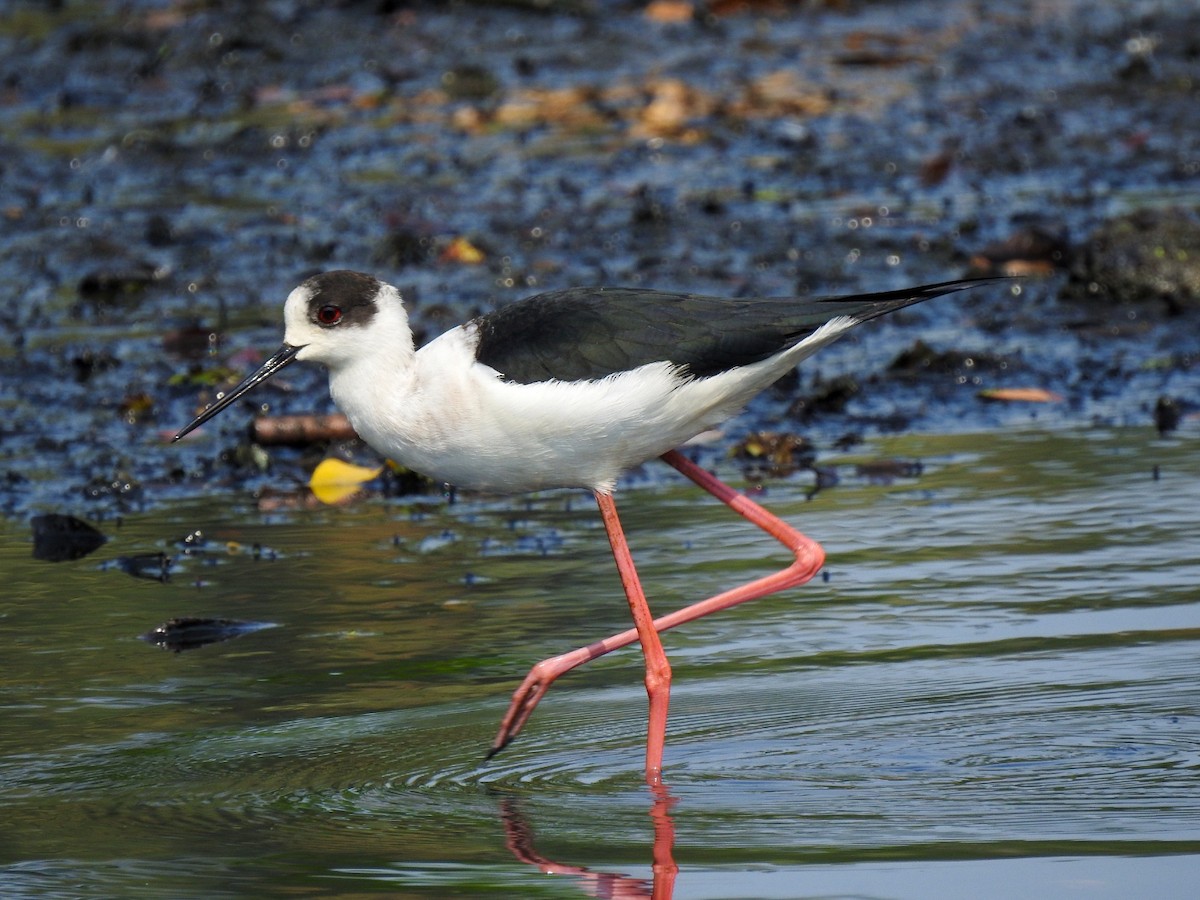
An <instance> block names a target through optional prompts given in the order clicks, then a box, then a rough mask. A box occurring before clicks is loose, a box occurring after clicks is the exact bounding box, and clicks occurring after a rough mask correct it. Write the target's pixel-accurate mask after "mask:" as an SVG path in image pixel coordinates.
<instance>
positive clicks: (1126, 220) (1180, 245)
mask: <svg viewBox="0 0 1200 900" xmlns="http://www.w3.org/2000/svg"><path fill="white" fill-rule="evenodd" d="M1070 272H1071V278H1070V280H1069V281H1068V282H1067V284H1066V285H1065V286H1064V288H1063V292H1062V296H1063V297H1064V298H1067V299H1072V300H1092V299H1094V300H1100V301H1103V302H1107V303H1153V302H1158V303H1162V304H1165V306H1166V308H1167V310H1168V311H1169V312H1171V313H1178V312H1181V311H1182V310H1184V309H1197V308H1200V212H1198V211H1197V210H1192V209H1183V208H1175V209H1166V210H1158V209H1147V210H1139V211H1137V212H1134V213H1129V214H1128V215H1124V216H1119V217H1117V218H1114V219H1110V220H1109V221H1107V222H1105V223H1104V224H1103V225H1101V226H1100V227H1099V228H1098V229H1096V231H1094V232H1093V233H1092V235H1091V236H1090V237H1089V238H1088V239H1087V240H1086V241H1085V242H1084V243H1083V246H1082V247H1081V248H1080V249H1079V252H1078V255H1077V258H1076V260H1075V263H1074V264H1073V265H1072V266H1071V270H1070Z"/></svg>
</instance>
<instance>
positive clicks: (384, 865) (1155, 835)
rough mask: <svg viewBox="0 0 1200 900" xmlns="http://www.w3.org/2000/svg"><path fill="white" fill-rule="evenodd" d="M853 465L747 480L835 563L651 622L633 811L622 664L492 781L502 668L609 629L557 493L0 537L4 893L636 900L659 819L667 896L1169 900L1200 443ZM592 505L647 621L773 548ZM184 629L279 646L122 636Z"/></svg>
mask: <svg viewBox="0 0 1200 900" xmlns="http://www.w3.org/2000/svg"><path fill="white" fill-rule="evenodd" d="M869 453H870V455H873V456H874V455H885V456H899V457H915V458H920V459H922V460H923V461H924V463H925V471H924V473H923V474H922V475H921V476H920V477H919V478H916V479H909V480H905V481H899V482H895V483H892V484H870V483H867V482H863V481H860V480H857V479H855V478H853V477H852V467H850V466H849V465H848V464H847V465H845V466H843V467H842V468H841V471H842V473H843V474H844V475H845V476H846V477H845V479H844V481H843V483H842V484H841V485H839V486H838V487H836V488H834V489H831V490H828V491H824V492H821V493H819V494H817V495H816V497H815V498H814V499H813V500H811V501H806V500H805V491H806V488H807V487H808V485H807V484H806V483H805V482H804V481H803V480H802V479H801V480H797V481H796V482H794V483H788V482H785V483H773V484H772V485H771V487H770V489H769V491H768V492H767V494H766V495H765V497H764V498H763V502H764V503H765V504H766V505H767V506H769V507H770V508H772V509H773V510H774V511H776V512H778V513H780V514H781V515H782V516H783V517H784V518H786V519H787V520H788V521H790V522H792V523H793V524H795V525H797V526H799V527H800V528H801V529H803V530H805V531H806V532H807V533H809V534H810V535H812V536H813V537H815V538H817V539H818V540H820V541H822V543H823V544H824V545H825V547H826V550H827V551H828V554H829V561H828V564H827V567H826V572H827V575H828V578H827V580H826V579H822V578H820V577H818V579H817V580H815V581H814V582H813V583H811V584H809V585H806V586H803V587H801V588H799V589H796V590H794V591H791V592H788V593H786V594H783V595H780V596H777V597H772V598H768V599H765V600H762V601H759V602H757V603H753V604H749V605H747V606H744V607H741V608H738V609H735V610H731V611H728V612H726V613H723V614H721V615H719V616H716V617H711V618H708V619H705V620H702V621H700V622H696V623H692V624H690V625H688V626H684V627H683V628H681V629H678V630H676V631H674V632H671V633H670V634H668V635H667V636H666V637H665V643H666V647H667V651H668V653H669V654H670V655H671V658H672V661H673V663H674V668H675V678H676V686H675V691H674V694H673V701H672V717H671V723H670V728H669V732H668V743H667V754H666V781H667V786H668V791H669V796H670V798H672V799H671V800H670V801H663V800H660V801H659V803H658V804H657V806H656V805H655V802H654V801H655V798H654V797H653V796H652V795H651V793H650V792H649V790H648V789H647V788H646V787H645V786H644V785H643V784H642V782H641V774H640V772H639V769H640V766H641V761H642V741H643V737H644V735H643V729H644V721H643V718H644V714H645V710H644V708H645V698H644V692H643V690H642V688H641V685H640V681H639V678H640V667H639V656H638V653H637V651H636V648H629V649H628V650H625V651H622V652H620V653H617V654H614V655H613V656H611V657H609V658H606V659H604V660H600V661H598V662H596V663H593V664H591V665H590V666H588V667H586V668H584V669H582V670H579V671H577V672H575V673H572V674H571V675H569V676H567V677H566V678H564V679H563V680H562V681H561V682H560V683H559V684H557V685H556V686H555V687H554V688H553V689H552V691H551V692H550V694H549V696H548V697H547V699H546V700H545V701H544V702H543V704H542V706H541V707H540V708H539V709H538V711H537V712H536V714H535V715H534V717H533V719H532V720H531V722H530V724H529V726H528V728H527V730H526V732H525V733H524V734H522V735H521V737H520V738H519V739H518V740H517V742H516V743H514V744H513V745H512V746H511V747H510V748H509V749H508V750H506V751H505V752H504V753H503V754H501V755H500V756H498V757H497V758H495V759H494V760H492V761H491V762H488V763H485V762H484V761H483V754H484V751H485V750H486V748H487V746H488V744H489V743H490V741H491V738H492V736H493V734H494V732H495V728H496V725H497V722H498V719H499V717H500V715H501V714H502V712H503V711H504V708H505V706H506V703H507V699H508V696H509V694H510V693H511V691H512V690H513V689H514V688H515V686H516V684H517V683H518V682H519V680H520V678H521V677H522V676H523V675H524V673H525V671H526V670H527V668H528V666H529V665H531V664H532V663H533V662H535V661H537V660H538V659H540V658H542V657H544V656H547V655H550V654H553V653H556V652H559V651H562V650H565V649H569V648H571V647H574V646H576V645H578V644H581V643H586V642H589V641H590V640H592V639H595V638H597V637H600V636H603V635H604V634H607V633H610V632H615V631H620V630H623V629H624V628H626V627H627V625H628V622H627V610H626V608H625V605H624V601H623V599H622V598H621V596H620V594H619V587H618V584H617V581H616V576H615V571H614V569H613V567H612V563H611V559H610V557H609V556H608V552H607V546H606V544H605V541H604V537H603V531H602V529H601V527H600V524H599V521H598V517H597V515H596V512H595V509H594V507H593V505H592V503H591V500H590V498H589V497H587V496H586V495H581V494H576V495H571V494H549V495H543V496H538V497H534V498H517V499H506V500H498V501H497V500H488V501H473V500H469V499H468V500H466V501H464V502H460V503H458V504H455V505H453V506H445V505H442V504H440V503H436V502H432V501H426V502H424V503H422V504H411V503H404V502H396V501H382V500H374V501H368V502H365V503H360V504H358V505H356V506H352V507H348V508H338V509H332V508H320V509H315V510H314V509H308V510H290V511H289V510H281V509H272V510H263V509H259V508H258V507H257V505H256V504H255V502H254V501H253V500H252V499H251V498H248V497H245V496H233V495H226V496H213V497H210V498H206V499H205V500H204V501H202V502H200V501H197V502H195V503H193V504H189V505H187V506H180V507H175V508H159V509H157V510H155V511H154V512H152V513H150V514H147V515H144V516H137V517H130V518H127V519H126V520H125V521H124V522H123V523H121V524H120V525H119V527H118V526H117V525H116V524H115V523H102V527H103V528H104V530H105V531H106V532H107V533H108V534H109V535H110V538H111V540H110V541H109V543H108V544H106V545H105V546H104V547H103V548H102V549H101V550H99V551H98V552H97V553H95V554H94V555H93V556H91V557H88V558H86V559H82V560H78V561H75V562H66V563H46V562H38V561H35V560H33V559H32V558H31V543H30V539H29V529H28V526H27V525H26V523H23V522H7V523H4V526H3V529H4V531H3V543H2V545H0V560H2V566H3V571H4V572H5V590H4V592H3V596H2V599H0V629H2V630H3V647H4V651H3V654H0V689H2V696H0V703H2V706H3V720H2V721H3V728H2V729H0V811H2V815H3V821H4V826H3V828H2V829H0V866H2V867H0V893H2V894H3V895H4V896H6V897H8V896H30V897H35V896H36V897H55V896H61V897H79V896H114V897H126V896H156V897H157V896H171V897H193V896H194V897H221V896H264V895H285V894H286V895H289V896H291V895H341V896H359V895H367V894H372V895H380V894H383V895H389V896H400V897H446V896H512V897H576V896H586V895H588V894H589V893H597V892H602V890H610V891H611V890H613V889H614V885H616V886H619V887H620V888H621V889H623V890H629V891H632V892H633V893H630V894H629V895H630V896H636V895H637V892H638V891H642V892H643V893H645V892H648V891H649V890H650V880H651V874H652V873H651V867H650V861H651V854H652V847H653V843H654V822H653V821H652V817H651V812H657V813H658V814H659V824H660V837H659V851H660V853H662V852H663V851H666V852H668V853H670V854H671V855H672V856H673V858H674V861H675V862H676V863H677V864H678V866H679V874H678V878H677V881H676V885H675V896H676V897H680V898H683V897H805V896H828V895H858V896H879V897H928V896H974V897H1006V896H1026V897H1028V896H1086V897H1126V896H1133V895H1137V894H1138V893H1139V892H1140V891H1143V890H1144V889H1145V886H1146V885H1147V884H1150V883H1153V884H1154V885H1155V888H1154V895H1155V896H1157V897H1174V896H1179V897H1183V896H1189V895H1190V892H1191V891H1193V890H1194V886H1195V883H1196V879H1197V876H1198V874H1200V788H1198V787H1197V784H1198V782H1197V775H1198V774H1200V719H1198V717H1197V714H1198V712H1200V709H1198V707H1200V527H1198V521H1200V513H1198V512H1197V511H1198V510H1200V449H1198V448H1197V446H1196V443H1195V437H1194V435H1191V436H1186V435H1185V436H1184V437H1179V438H1175V439H1172V440H1167V441H1163V440H1157V439H1155V438H1153V436H1152V435H1151V433H1150V432H1149V431H1148V430H1098V431H1094V432H1079V433H1069V434H1046V433H1039V432H1020V433H1011V434H986V435H964V436H953V437H929V436H926V437H920V438H906V439H894V440H891V441H887V442H883V443H880V444H877V445H875V446H873V447H871V448H870V449H869ZM849 461H851V460H850V458H847V463H849ZM1156 466H1157V477H1155V467H1156ZM721 474H722V475H724V476H726V477H733V470H732V468H731V467H726V470H725V471H723V472H722V473H721ZM735 483H736V482H735ZM619 500H620V502H621V506H622V511H623V515H624V518H625V524H626V528H627V530H628V532H629V535H630V540H631V544H632V546H633V549H634V554H635V558H636V560H637V561H638V563H639V565H640V567H641V570H642V576H643V580H644V582H645V583H646V585H647V589H648V592H649V594H650V596H651V602H652V604H653V605H654V606H655V608H656V609H657V610H660V611H665V610H668V609H670V608H673V607H674V606H677V605H680V604H682V603H683V602H686V601H688V600H691V599H698V598H700V597H701V596H705V595H707V594H709V593H713V592H715V591H716V590H718V589H721V588H724V587H728V586H730V585H731V584H733V583H736V582H737V581H739V580H743V579H748V578H750V577H753V576H756V575H760V574H765V573H767V572H769V571H771V570H772V568H773V567H777V566H779V565H782V564H783V563H784V562H785V561H786V560H785V559H783V558H782V556H781V555H780V554H779V553H778V552H777V549H776V548H775V547H774V546H773V545H772V544H771V542H770V541H769V540H768V539H765V538H763V537H762V536H761V535H759V534H757V533H756V532H755V531H754V530H753V529H751V528H749V527H747V526H744V525H743V524H742V523H740V522H739V521H738V520H737V519H736V518H735V517H733V516H731V514H729V513H728V512H727V511H726V510H725V509H724V508H723V507H721V506H720V505H719V504H717V503H715V502H713V501H712V500H711V499H710V498H707V497H706V496H705V495H703V494H701V493H700V492H698V491H696V490H695V489H694V488H691V487H690V486H687V485H686V484H684V483H683V482H680V483H678V484H675V483H670V484H669V485H667V486H660V487H643V488H638V487H630V488H628V489H626V490H624V491H623V492H622V493H621V495H620V497H619ZM194 529H200V530H202V531H203V532H204V533H205V534H206V535H207V536H208V537H209V538H210V543H209V548H210V552H209V553H207V554H204V555H203V556H199V557H191V558H181V559H180V560H179V563H178V565H177V566H176V567H175V569H174V571H173V573H172V577H171V580H170V581H168V582H167V583H165V584H162V583H158V582H154V581H148V580H142V579H135V578H131V577H129V576H128V575H126V574H124V573H122V572H121V571H118V570H117V569H116V568H114V567H113V566H112V565H111V564H110V565H105V562H106V561H111V560H113V559H115V558H117V557H119V556H126V555H132V554H138V553H150V552H157V551H159V550H165V551H167V552H169V553H175V552H177V551H176V548H175V546H174V540H175V539H177V538H179V537H182V536H183V535H185V534H187V533H189V532H191V531H193V530H194ZM227 542H236V544H235V545H232V546H231V545H229V544H228V543H227ZM254 544H259V545H261V547H262V548H264V550H265V554H264V553H260V554H255V553H253V552H250V548H251V547H252V546H253V545H254ZM183 615H202V616H221V617H229V618H236V619H242V620H247V621H255V622H262V623H270V624H271V625H273V626H274V627H270V628H266V629H263V630H261V631H257V632H254V633H252V634H248V635H244V636H242V637H239V638H236V639H233V640H230V641H228V642H225V643H220V644H215V645H211V646H208V647H204V648H202V649H199V650H193V651H188V652H184V653H177V654H176V653H169V652H165V651H163V650H160V649H157V648H155V647H152V646H150V645H149V644H147V643H145V642H143V641H140V640H138V639H137V636H138V635H139V634H141V633H143V632H146V631H148V630H150V629H151V628H152V627H154V626H155V625H157V624H159V623H160V622H162V621H165V620H166V619H169V618H171V617H173V616H183ZM663 816H667V817H669V824H671V825H673V828H674V842H673V845H670V844H668V843H667V842H666V841H665V839H664V837H663V834H662V817H663ZM514 844H515V845H517V846H518V847H519V848H521V849H520V851H519V852H514V850H513V849H512V846H513V845H514ZM535 857H536V859H538V860H540V861H541V862H542V864H543V865H546V866H552V865H558V866H561V867H564V868H565V869H571V867H586V868H587V869H588V870H590V872H591V873H592V874H591V875H587V876H584V875H579V874H562V875H560V876H557V877H553V876H547V875H544V874H542V873H541V872H540V871H539V867H538V865H535V864H534V863H533V862H532V860H533V859H534V858H535ZM522 859H524V860H525V861H522ZM612 875H621V876H625V877H626V878H627V879H628V880H626V881H616V882H614V881H611V880H608V879H609V876H612ZM662 886H663V883H662V881H661V879H660V891H661V890H662Z"/></svg>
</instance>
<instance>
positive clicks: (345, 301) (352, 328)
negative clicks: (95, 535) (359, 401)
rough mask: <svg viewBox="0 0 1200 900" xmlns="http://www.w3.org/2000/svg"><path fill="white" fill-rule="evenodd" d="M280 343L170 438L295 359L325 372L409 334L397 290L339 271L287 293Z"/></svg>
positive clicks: (408, 339) (404, 342) (407, 341)
mask: <svg viewBox="0 0 1200 900" xmlns="http://www.w3.org/2000/svg"><path fill="white" fill-rule="evenodd" d="M283 319H284V335H283V346H282V347H280V348H279V351H278V352H277V353H275V354H274V355H273V356H272V357H271V358H270V359H268V360H266V362H264V363H263V364H262V365H261V366H259V368H258V370H257V371H256V372H254V374H252V375H250V376H249V377H248V378H246V379H245V380H244V381H242V382H241V384H239V385H238V386H237V387H235V388H234V389H233V390H231V391H229V392H228V393H226V394H223V395H221V396H219V397H218V398H217V401H216V402H215V403H213V404H212V405H211V406H209V407H208V408H207V409H205V410H204V412H202V413H201V414H200V415H199V416H197V417H196V418H195V419H194V420H193V421H192V422H191V423H189V424H188V425H187V427H185V428H184V429H182V430H181V431H180V432H179V433H178V434H177V435H175V438H174V440H179V439H180V438H181V437H183V436H184V435H185V434H187V433H188V432H189V431H192V430H193V429H194V428H196V427H198V426H200V425H202V424H203V423H205V422H207V421H208V420H209V419H211V418H212V417H213V416H215V415H217V413H219V412H221V411H222V410H223V409H225V408H227V407H228V406H230V405H232V404H233V403H234V402H235V401H237V400H238V399H239V398H241V397H242V396H244V395H245V394H247V393H248V392H249V391H251V390H252V389H253V388H255V387H257V386H258V385H260V384H262V383H263V382H264V381H266V380H267V379H268V378H270V377H271V376H272V375H274V374H275V373H276V372H278V371H280V370H281V369H283V368H284V367H285V366H288V365H290V364H291V363H292V362H293V361H295V360H297V359H300V360H306V361H311V362H319V363H322V364H324V365H325V366H327V367H328V368H329V370H330V372H336V371H337V370H339V369H340V368H342V367H343V366H346V365H348V364H349V363H351V362H353V361H355V360H359V359H362V358H363V357H364V356H365V355H372V352H373V349H374V348H373V346H372V345H379V348H380V351H379V352H383V351H384V349H385V348H386V347H387V346H388V345H392V346H395V347H398V348H404V347H407V348H408V349H409V350H410V351H411V347H412V333H411V331H410V330H409V327H408V316H407V314H406V313H405V311H404V303H403V301H402V300H401V299H400V292H399V291H397V290H396V289H395V288H394V287H392V286H391V285H390V284H385V283H384V282H382V281H380V280H379V279H378V278H375V277H374V276H372V275H364V274H363V273H362V272H351V271H348V270H338V271H333V272H322V273H321V274H320V275H314V276H313V277H312V278H309V279H308V280H307V281H305V282H304V283H303V284H301V285H300V286H299V287H298V288H296V289H295V290H293V291H292V292H291V293H290V294H288V298H287V301H286V302H285V303H284V307H283Z"/></svg>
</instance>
